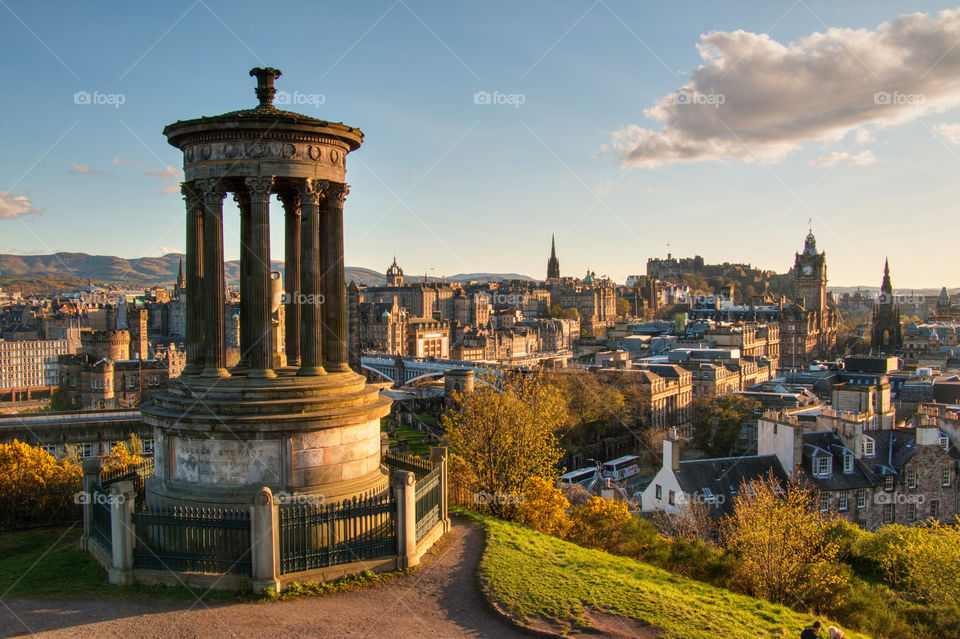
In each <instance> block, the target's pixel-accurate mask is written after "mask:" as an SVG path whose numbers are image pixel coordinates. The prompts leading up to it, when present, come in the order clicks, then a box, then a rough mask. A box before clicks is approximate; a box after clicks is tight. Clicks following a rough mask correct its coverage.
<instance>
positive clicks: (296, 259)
mask: <svg viewBox="0 0 960 639" xmlns="http://www.w3.org/2000/svg"><path fill="white" fill-rule="evenodd" d="M280 201H281V202H283V213H284V222H285V231H286V232H285V234H284V240H283V251H284V256H283V264H284V269H283V270H284V273H285V276H286V280H287V281H286V282H284V288H285V290H286V293H287V298H286V308H285V309H284V311H285V312H284V331H285V344H284V346H285V347H286V348H285V350H286V351H287V366H294V367H296V366H300V304H299V302H300V299H301V291H300V248H301V247H300V193H298V192H297V191H292V190H286V191H283V192H282V193H280ZM304 300H305V301H308V300H306V298H304Z"/></svg>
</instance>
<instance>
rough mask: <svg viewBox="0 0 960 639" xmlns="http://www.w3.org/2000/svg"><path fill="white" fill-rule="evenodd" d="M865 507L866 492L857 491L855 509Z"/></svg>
mask: <svg viewBox="0 0 960 639" xmlns="http://www.w3.org/2000/svg"><path fill="white" fill-rule="evenodd" d="M866 507H867V491H866V490H863V489H860V490H858V491H857V508H866Z"/></svg>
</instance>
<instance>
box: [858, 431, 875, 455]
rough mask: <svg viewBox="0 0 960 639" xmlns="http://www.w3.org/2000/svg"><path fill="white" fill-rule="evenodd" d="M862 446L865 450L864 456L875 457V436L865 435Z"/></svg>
mask: <svg viewBox="0 0 960 639" xmlns="http://www.w3.org/2000/svg"><path fill="white" fill-rule="evenodd" d="M861 448H862V450H863V456H864V457H873V456H874V454H875V453H876V444H875V443H874V441H873V437H867V436H866V435H864V436H863V443H862V445H861Z"/></svg>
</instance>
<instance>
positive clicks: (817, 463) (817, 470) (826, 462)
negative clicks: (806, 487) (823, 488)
mask: <svg viewBox="0 0 960 639" xmlns="http://www.w3.org/2000/svg"><path fill="white" fill-rule="evenodd" d="M832 461H833V460H832V459H831V458H830V457H814V458H813V475H814V477H827V476H828V475H829V474H830V470H831V467H832V466H833V464H832V463H831V462H832Z"/></svg>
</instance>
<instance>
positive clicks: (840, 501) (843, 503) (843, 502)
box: [837, 490, 850, 510]
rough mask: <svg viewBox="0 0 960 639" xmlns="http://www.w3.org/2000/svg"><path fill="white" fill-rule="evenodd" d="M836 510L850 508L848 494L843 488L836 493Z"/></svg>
mask: <svg viewBox="0 0 960 639" xmlns="http://www.w3.org/2000/svg"><path fill="white" fill-rule="evenodd" d="M837 510H850V494H849V493H848V492H847V491H845V490H841V491H840V492H839V493H837Z"/></svg>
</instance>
